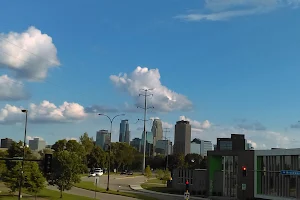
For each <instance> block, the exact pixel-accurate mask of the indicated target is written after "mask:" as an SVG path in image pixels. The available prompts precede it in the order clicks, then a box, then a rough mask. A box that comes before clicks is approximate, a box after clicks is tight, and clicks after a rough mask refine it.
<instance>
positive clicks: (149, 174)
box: [145, 165, 152, 179]
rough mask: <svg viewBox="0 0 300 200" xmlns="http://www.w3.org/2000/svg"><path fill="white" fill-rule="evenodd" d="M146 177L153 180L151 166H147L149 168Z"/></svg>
mask: <svg viewBox="0 0 300 200" xmlns="http://www.w3.org/2000/svg"><path fill="white" fill-rule="evenodd" d="M145 176H146V177H147V179H149V178H151V176H152V172H151V169H150V165H147V167H146V169H145Z"/></svg>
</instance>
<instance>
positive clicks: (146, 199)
mask: <svg viewBox="0 0 300 200" xmlns="http://www.w3.org/2000/svg"><path fill="white" fill-rule="evenodd" d="M75 186H76V187H78V188H82V189H86V190H90V191H95V189H96V191H97V192H101V193H107V194H114V195H120V196H126V197H132V198H136V199H142V200H157V199H156V198H153V197H149V196H145V195H142V194H138V193H130V192H118V191H114V190H109V191H106V190H105V189H103V188H99V187H98V188H95V186H94V183H93V182H86V181H82V182H80V183H77V184H75Z"/></svg>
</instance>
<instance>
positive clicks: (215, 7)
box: [175, 0, 300, 21]
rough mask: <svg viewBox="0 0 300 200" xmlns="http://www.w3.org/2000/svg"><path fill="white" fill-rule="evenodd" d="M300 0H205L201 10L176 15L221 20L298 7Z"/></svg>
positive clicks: (190, 19) (187, 17)
mask: <svg viewBox="0 0 300 200" xmlns="http://www.w3.org/2000/svg"><path fill="white" fill-rule="evenodd" d="M299 5H300V0H226V1H224V0H205V2H204V8H203V9H202V10H201V11H200V12H190V13H187V14H183V15H178V16H175V18H177V19H182V20H186V21H201V20H210V21H220V20H228V19H230V18H233V17H240V16H247V15H255V14H264V13H268V12H271V11H274V10H277V9H280V8H285V7H292V8H298V7H299Z"/></svg>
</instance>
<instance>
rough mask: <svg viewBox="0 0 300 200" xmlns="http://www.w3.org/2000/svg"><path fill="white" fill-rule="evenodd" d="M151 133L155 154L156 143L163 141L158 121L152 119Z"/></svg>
mask: <svg viewBox="0 0 300 200" xmlns="http://www.w3.org/2000/svg"><path fill="white" fill-rule="evenodd" d="M151 132H152V134H153V151H154V152H153V154H155V149H156V143H157V141H158V140H162V139H163V128H162V123H161V120H160V119H154V121H153V124H152V128H151Z"/></svg>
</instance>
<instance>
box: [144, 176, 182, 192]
mask: <svg viewBox="0 0 300 200" xmlns="http://www.w3.org/2000/svg"><path fill="white" fill-rule="evenodd" d="M141 187H142V188H143V189H145V190H150V191H154V192H162V193H169V194H178V193H179V191H178V190H175V189H173V188H168V187H167V185H166V184H163V181H162V180H159V179H150V180H148V181H147V182H146V183H143V184H141Z"/></svg>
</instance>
